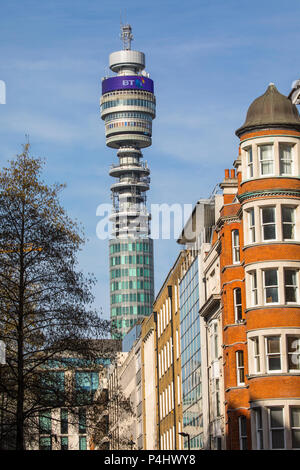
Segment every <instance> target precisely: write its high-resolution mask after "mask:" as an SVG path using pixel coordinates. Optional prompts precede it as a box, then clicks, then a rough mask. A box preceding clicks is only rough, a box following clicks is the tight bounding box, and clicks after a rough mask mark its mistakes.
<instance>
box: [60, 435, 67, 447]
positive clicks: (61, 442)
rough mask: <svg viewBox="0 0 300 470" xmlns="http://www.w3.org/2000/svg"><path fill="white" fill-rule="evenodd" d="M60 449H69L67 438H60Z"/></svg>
mask: <svg viewBox="0 0 300 470" xmlns="http://www.w3.org/2000/svg"><path fill="white" fill-rule="evenodd" d="M60 449H61V450H68V449H69V440H68V438H67V437H61V438H60Z"/></svg>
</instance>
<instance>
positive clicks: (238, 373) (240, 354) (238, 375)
mask: <svg viewBox="0 0 300 470" xmlns="http://www.w3.org/2000/svg"><path fill="white" fill-rule="evenodd" d="M239 358H242V364H240V361H239ZM235 365H236V383H237V386H238V387H241V386H244V385H245V357H244V351H243V350H242V349H239V350H238V351H236V352H235ZM241 374H242V377H243V380H241Z"/></svg>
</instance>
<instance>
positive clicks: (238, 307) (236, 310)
mask: <svg viewBox="0 0 300 470" xmlns="http://www.w3.org/2000/svg"><path fill="white" fill-rule="evenodd" d="M237 292H239V293H240V303H238V302H237ZM233 306H234V321H235V323H240V322H242V321H243V308H242V289H241V288H240V287H235V288H234V289H233ZM239 312H240V313H239ZM239 316H240V318H239Z"/></svg>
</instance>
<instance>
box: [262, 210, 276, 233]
mask: <svg viewBox="0 0 300 470" xmlns="http://www.w3.org/2000/svg"><path fill="white" fill-rule="evenodd" d="M265 209H273V211H274V222H264V220H263V211H264V210H265ZM260 219H261V240H262V241H263V242H271V241H274V240H277V227H276V206H274V205H272V206H261V207H260ZM268 225H274V228H275V237H274V238H265V237H264V227H266V226H268Z"/></svg>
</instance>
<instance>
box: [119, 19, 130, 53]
mask: <svg viewBox="0 0 300 470" xmlns="http://www.w3.org/2000/svg"><path fill="white" fill-rule="evenodd" d="M131 31H132V30H131V26H130V24H124V25H122V23H121V35H120V36H121V39H122V41H123V48H124V50H125V51H130V49H131V41H133V34H132V32H131Z"/></svg>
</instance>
